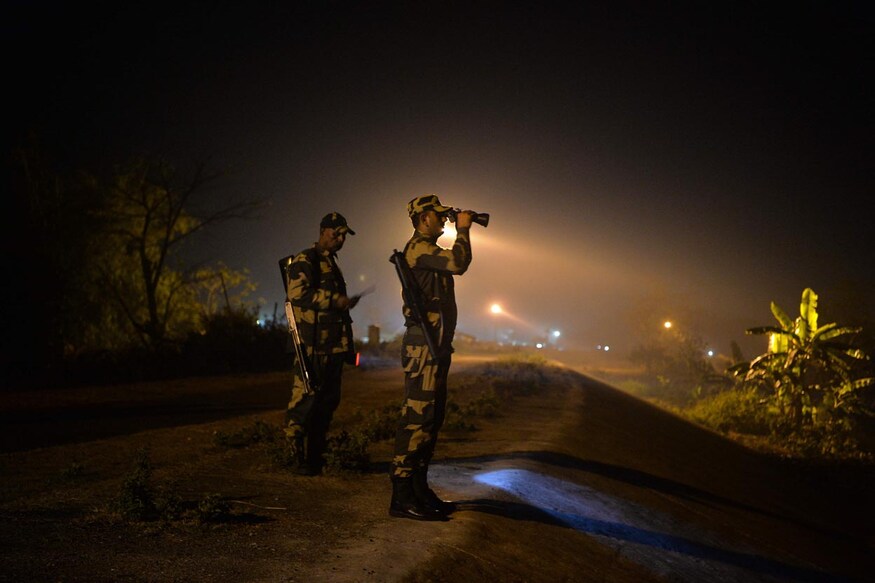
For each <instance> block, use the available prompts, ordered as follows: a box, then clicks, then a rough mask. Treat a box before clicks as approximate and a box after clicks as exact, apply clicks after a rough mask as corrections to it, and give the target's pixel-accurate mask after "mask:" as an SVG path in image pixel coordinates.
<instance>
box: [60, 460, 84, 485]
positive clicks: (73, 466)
mask: <svg viewBox="0 0 875 583" xmlns="http://www.w3.org/2000/svg"><path fill="white" fill-rule="evenodd" d="M84 473H85V466H83V465H82V464H81V463H79V462H71V463H70V465H68V466H67V467H66V468H64V469H63V470H61V474H60V478H61V479H62V480H65V481H68V480H75V479H76V478H79V477H81V476H82V474H84Z"/></svg>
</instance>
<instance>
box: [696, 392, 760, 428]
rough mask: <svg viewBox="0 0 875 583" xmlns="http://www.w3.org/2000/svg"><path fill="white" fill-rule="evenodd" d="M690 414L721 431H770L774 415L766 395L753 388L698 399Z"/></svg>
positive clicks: (699, 421)
mask: <svg viewBox="0 0 875 583" xmlns="http://www.w3.org/2000/svg"><path fill="white" fill-rule="evenodd" d="M685 414H686V415H687V417H689V418H690V419H692V420H693V421H696V422H698V423H701V424H702V425H705V426H707V427H710V428H712V429H716V430H717V431H720V432H723V433H728V432H730V431H734V432H736V433H746V434H750V435H768V434H769V433H770V432H771V426H772V423H773V419H774V415H773V413H772V412H771V411H770V410H769V408H768V406H767V404H766V403H765V402H764V400H763V398H762V396H761V395H760V394H759V393H758V392H757V391H756V390H755V389H750V388H745V389H739V390H729V391H724V392H722V393H718V394H716V395H714V396H711V397H707V398H705V399H703V400H701V401H698V402H696V403H695V404H694V405H693V406H692V407H690V408H688V409H686V410H685Z"/></svg>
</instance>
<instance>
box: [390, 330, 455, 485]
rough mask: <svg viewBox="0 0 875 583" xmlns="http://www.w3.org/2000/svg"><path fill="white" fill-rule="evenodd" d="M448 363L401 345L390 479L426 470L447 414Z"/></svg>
mask: <svg viewBox="0 0 875 583" xmlns="http://www.w3.org/2000/svg"><path fill="white" fill-rule="evenodd" d="M405 340H406V338H405ZM450 361H451V357H450V355H447V356H442V357H440V358H438V359H433V358H432V357H431V353H430V352H429V350H428V346H423V345H418V344H407V343H406V342H405V343H404V344H403V345H402V354H401V364H402V366H403V368H404V406H403V407H402V409H401V419H400V420H399V422H398V430H397V432H396V433H395V456H394V458H393V459H392V469H391V476H392V477H393V478H408V477H410V476H411V475H413V474H414V473H415V472H417V471H420V470H424V469H426V468H428V464H429V462H430V461H431V458H432V455H434V448H435V445H436V444H437V437H438V432H439V431H440V429H441V426H442V425H443V424H444V417H445V416H446V412H447V375H448V374H449V372H450Z"/></svg>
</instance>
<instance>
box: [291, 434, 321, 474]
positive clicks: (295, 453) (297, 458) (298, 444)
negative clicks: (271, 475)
mask: <svg viewBox="0 0 875 583" xmlns="http://www.w3.org/2000/svg"><path fill="white" fill-rule="evenodd" d="M304 441H305V440H304V435H303V434H302V433H298V434H296V435H294V436H293V437H291V438H287V439H286V447H287V452H288V454H287V460H288V462H287V463H288V466H289V469H290V470H291V471H292V473H293V474H297V475H299V476H314V475H316V474H317V473H318V472H314V470H313V468H312V467H311V466H310V464H309V463H307V454H306V446H305V444H304Z"/></svg>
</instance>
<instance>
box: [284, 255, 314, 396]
mask: <svg viewBox="0 0 875 583" xmlns="http://www.w3.org/2000/svg"><path fill="white" fill-rule="evenodd" d="M294 258H295V256H294V255H290V256H288V257H284V258H282V259H280V260H279V266H280V275H282V278H283V289H286V290H288V289H289V265H291V263H292V259H294ZM286 319H287V320H288V321H289V334H291V335H292V345H293V346H294V347H295V360H297V362H298V369H299V371H300V373H301V379H302V380H303V381H304V394H305V395H311V394H313V393H314V392H315V387H313V383H312V381H311V380H310V366H309V364H310V361H309V360H308V359H307V350H306V347H305V346H304V342H303V340H301V334H300V332H299V331H298V323H297V322H296V321H295V312H294V310H292V302H290V301H289V300H286Z"/></svg>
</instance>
